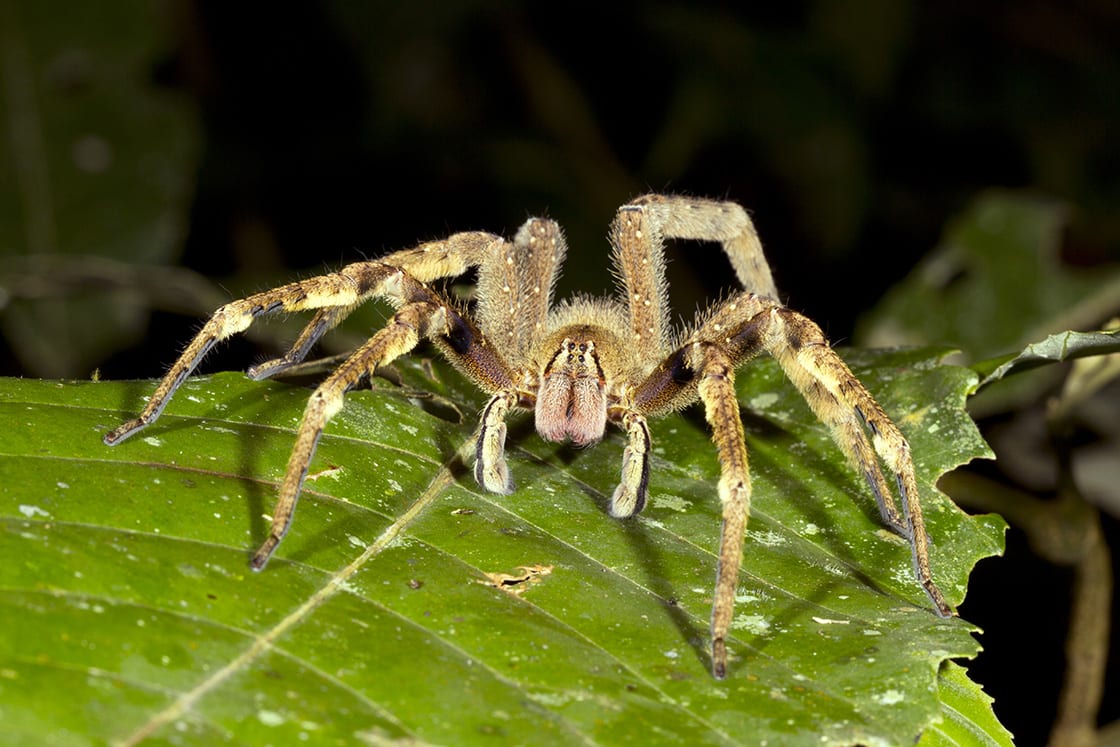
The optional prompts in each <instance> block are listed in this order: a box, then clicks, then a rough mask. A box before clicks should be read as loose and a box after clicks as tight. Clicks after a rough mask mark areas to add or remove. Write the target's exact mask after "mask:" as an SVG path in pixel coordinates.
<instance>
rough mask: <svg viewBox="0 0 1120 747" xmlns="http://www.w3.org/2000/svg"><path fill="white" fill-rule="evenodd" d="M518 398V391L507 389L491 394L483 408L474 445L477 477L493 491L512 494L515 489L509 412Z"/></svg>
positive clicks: (479, 482)
mask: <svg viewBox="0 0 1120 747" xmlns="http://www.w3.org/2000/svg"><path fill="white" fill-rule="evenodd" d="M517 400H518V395H517V392H516V391H513V390H510V389H507V390H504V391H501V392H498V393H497V394H495V395H494V396H493V397H491V398H490V401H489V402H487V403H486V407H485V408H483V410H482V419H481V422H480V423H479V427H478V441H477V445H476V446H475V462H474V479H475V480H476V481H478V484H479V485H481V486H482V487H483V488H484V489H486V490H489V491H490V492H491V493H500V494H502V495H509V494H510V493H512V492H513V480H512V479H511V478H510V474H509V467H508V466H507V465H506V455H505V450H506V416H507V415H508V414H509V410H510V408H511V407H513V406H514V405H515V404H517Z"/></svg>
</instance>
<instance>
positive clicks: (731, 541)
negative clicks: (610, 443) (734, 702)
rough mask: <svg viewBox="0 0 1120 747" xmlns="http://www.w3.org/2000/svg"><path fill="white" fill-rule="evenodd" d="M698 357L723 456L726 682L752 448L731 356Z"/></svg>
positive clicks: (717, 615)
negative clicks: (742, 416) (748, 455)
mask: <svg viewBox="0 0 1120 747" xmlns="http://www.w3.org/2000/svg"><path fill="white" fill-rule="evenodd" d="M693 357H695V358H698V359H699V365H697V366H696V369H697V370H698V371H699V374H700V382H699V384H698V387H697V389H698V392H699V394H700V401H701V402H703V403H704V417H705V419H706V420H707V421H708V426H709V427H710V428H711V430H712V441H714V442H715V445H716V450H717V451H718V453H719V462H720V478H719V500H720V505H721V506H722V507H723V525H722V527H721V528H720V539H719V564H718V566H717V569H716V589H715V598H714V600H713V602H712V623H711V635H712V674H713V675H714V676H715V677H716V679H723V678H724V677H726V676H727V634H728V631H729V630H730V629H731V618H732V615H733V614H734V611H735V587H736V585H737V583H738V580H739V566H740V565H742V562H743V537H744V535H745V534H746V531H747V520H748V519H749V518H750V513H751V478H750V472H749V471H748V467H747V442H746V438H745V436H744V433H743V422H742V420H741V419H740V417H739V399H738V397H737V396H736V394H735V366H734V363H733V361H732V360H731V359H730V358H729V357H728V356H727V354H726V353H725V352H724V351H722V350H720V349H719V348H718V347H716V346H714V345H699V344H697V345H695V346H694V348H693Z"/></svg>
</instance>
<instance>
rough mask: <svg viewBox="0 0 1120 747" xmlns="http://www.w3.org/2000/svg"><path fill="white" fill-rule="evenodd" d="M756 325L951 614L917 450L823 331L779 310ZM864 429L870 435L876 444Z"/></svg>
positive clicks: (924, 582) (938, 607)
mask: <svg viewBox="0 0 1120 747" xmlns="http://www.w3.org/2000/svg"><path fill="white" fill-rule="evenodd" d="M752 327H753V330H754V333H755V334H758V335H759V337H760V339H761V340H762V344H763V346H764V347H765V348H766V350H768V351H769V352H770V354H771V355H772V356H773V357H774V359H775V360H777V361H778V364H779V365H780V366H781V367H782V370H783V371H784V372H785V374H786V376H787V377H788V378H789V379H790V381H792V382H793V384H794V386H795V387H797V389H798V391H800V392H801V394H802V396H804V398H805V401H806V402H807V403H808V404H809V407H810V409H812V410H813V412H814V413H815V414H816V416H817V417H818V418H819V419H820V420H821V422H823V423H824V424H825V425H827V426H828V427H829V429H830V430H831V431H832V436H833V440H834V441H835V442H836V443H837V445H838V446H839V447H840V449H841V450H842V451H843V452H844V453H845V454H846V455H847V456H848V458H849V459H851V460H852V462H853V463H854V464H855V466H856V467H857V469H859V470H860V472H862V473H863V475H864V477H865V479H866V480H867V483H868V485H869V486H870V487H871V491H872V493H874V495H875V499H876V501H877V502H878V504H879V511H880V514H881V515H882V517H883V521H884V523H886V524H887V525H888V526H890V527H891V528H892V529H894V530H895V531H897V532H898V533H899V534H901V535H902V536H903V537H905V538H906V539H907V540H908V541H909V543H910V548H911V554H912V557H913V564H914V572H915V575H916V576H917V579H918V582H919V583H920V584H921V586H922V588H923V589H924V590H925V592H926V594H927V595H928V596H929V598H930V601H931V602H933V606H934V609H935V611H936V612H937V614H939V615H941V616H943V617H950V616H952V614H953V610H952V608H951V607H950V606H949V604H948V602H946V601H945V597H944V595H943V594H942V593H941V590H940V589H939V588H938V587H937V584H936V583H935V582H934V580H933V573H932V571H931V569H930V561H929V536H928V534H927V533H926V528H925V521H924V519H923V516H922V507H921V503H920V500H919V492H918V483H917V477H916V476H915V473H914V463H913V461H912V460H911V458H910V445H909V443H907V441H906V438H905V437H904V436H903V435H902V432H901V431H899V430H898V427H897V426H896V425H895V424H894V423H893V422H891V419H890V418H889V417H887V414H886V413H885V412H883V408H882V407H880V406H879V404H878V403H877V402H876V401H875V399H874V398H873V397H872V396H871V394H870V393H869V392H868V391H867V389H865V388H864V386H863V384H861V383H860V381H859V379H857V378H856V377H855V375H853V374H852V372H851V371H850V370H849V369H848V367H847V366H846V365H845V364H844V361H843V360H841V359H840V356H838V355H837V354H836V353H835V351H833V350H832V348H831V347H829V345H828V342H827V340H825V337H824V334H823V333H822V332H821V330H820V327H818V326H817V325H816V324H814V323H813V322H812V321H810V320H809V319H807V318H805V317H803V316H801V315H800V314H797V313H795V312H793V311H791V310H789V309H787V308H785V307H783V306H777V305H775V306H773V307H772V308H770V309H769V310H767V311H764V312H762V313H761V314H759V315H758V319H757V320H752ZM865 426H866V429H867V431H870V432H871V439H870V442H869V441H868V438H867V432H866V431H865V430H864V427H865ZM876 455H878V459H881V460H882V462H883V464H885V465H886V466H887V467H888V468H889V469H890V470H891V471H892V472H893V473H894V476H895V482H896V484H897V485H898V490H899V495H900V497H901V499H902V513H901V515H900V513H899V510H898V506H897V505H896V504H895V502H894V498H893V493H892V491H891V490H890V488H889V487H888V485H887V482H886V480H885V479H884V477H883V473H882V471H881V470H880V468H879V463H878V459H876Z"/></svg>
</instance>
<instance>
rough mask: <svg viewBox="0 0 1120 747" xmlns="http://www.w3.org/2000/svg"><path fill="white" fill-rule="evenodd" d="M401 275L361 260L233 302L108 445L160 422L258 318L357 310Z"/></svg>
mask: <svg viewBox="0 0 1120 747" xmlns="http://www.w3.org/2000/svg"><path fill="white" fill-rule="evenodd" d="M395 272H399V270H397V269H396V268H394V267H390V266H388V265H383V264H379V263H376V262H360V263H357V264H353V265H349V266H347V267H344V268H343V269H342V270H340V271H339V272H336V273H333V274H330V275H323V276H320V277H315V278H309V279H307V280H301V281H299V282H295V283H289V284H288V285H283V286H281V287H279V288H275V289H273V290H270V291H264V292H262V293H256V294H254V295H252V296H249V297H248V298H243V299H240V300H237V301H231V302H229V303H227V304H226V305H225V306H222V307H221V308H219V309H218V310H217V311H215V312H214V315H213V316H211V317H210V319H209V321H207V322H206V324H205V325H203V327H202V329H201V330H200V331H199V333H198V334H197V335H196V336H195V338H194V339H193V340H191V342H190V344H189V345H187V347H186V349H185V350H184V351H183V353H182V354H181V355H180V356H179V359H178V360H177V361H175V363H174V364H173V365H172V366H171V368H170V369H168V371H167V374H166V375H165V376H164V377H163V380H162V381H160V383H159V385H158V386H157V387H156V390H155V392H153V393H152V396H151V397H150V398H149V399H148V403H147V405H146V406H145V407H144V409H143V411H142V412H141V413H140V415H139V416H138V417H136V418H134V419H133V420H130V421H128V422H126V423H123V424H121V425H120V426H118V427H117V428H115V429H113V430H112V431H110V432H109V433H107V434H105V438H104V441H105V443H106V444H108V445H110V446H113V445H116V444H118V443H120V442H121V441H123V440H124V439H126V438H128V437H129V436H131V435H132V434H134V433H136V431H138V430H140V429H141V428H143V427H145V426H147V425H148V424H150V423H152V422H153V421H155V420H156V419H157V418H158V417H159V415H160V413H161V412H162V411H163V408H164V407H165V406H166V405H167V403H168V401H169V400H170V399H171V397H172V395H174V394H175V391H176V390H177V389H178V388H179V385H180V384H182V383H183V381H184V380H185V379H186V378H187V376H189V375H190V373H191V372H192V371H193V370H194V369H195V368H196V367H197V366H198V364H199V363H200V362H201V361H202V359H203V357H205V355H206V354H207V353H208V352H209V351H210V349H211V348H212V347H214V345H216V344H217V343H219V342H221V341H222V340H225V339H228V338H229V337H232V336H233V335H235V334H237V333H239V332H243V331H245V330H246V329H247V328H248V327H249V325H250V324H252V323H253V321H254V320H255V319H256V318H257V317H259V316H262V315H265V314H273V313H278V312H283V311H300V310H302V309H311V308H322V307H343V308H352V307H353V306H355V305H356V304H358V303H359V302H360V301H361V300H363V299H364V298H365V297H366V296H368V295H370V294H374V293H376V292H377V289H379V288H380V286H381V285H382V284H383V283H384V282H385V281H386V280H387V279H388V278H389V277H391V275H392V274H393V273H395Z"/></svg>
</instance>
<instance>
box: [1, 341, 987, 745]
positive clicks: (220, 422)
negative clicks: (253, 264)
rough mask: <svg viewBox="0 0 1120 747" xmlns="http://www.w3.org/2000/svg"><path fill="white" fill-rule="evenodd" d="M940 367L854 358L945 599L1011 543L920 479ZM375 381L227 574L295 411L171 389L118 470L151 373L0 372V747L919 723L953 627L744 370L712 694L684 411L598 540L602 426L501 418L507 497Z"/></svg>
mask: <svg viewBox="0 0 1120 747" xmlns="http://www.w3.org/2000/svg"><path fill="white" fill-rule="evenodd" d="M937 360H938V356H937V354H935V353H931V352H929V351H925V352H889V353H875V354H872V353H861V354H858V355H855V356H853V357H851V358H850V362H851V363H852V365H853V367H854V368H855V370H856V371H857V373H858V374H859V375H860V376H861V378H863V379H864V381H865V382H866V383H867V384H868V386H869V388H870V389H871V390H872V391H873V392H874V393H875V394H876V396H877V397H879V398H880V401H881V402H882V403H883V405H884V406H885V407H886V409H887V410H888V412H890V413H891V414H892V415H893V416H895V417H896V419H897V421H898V423H899V425H900V426H901V427H902V428H903V430H904V431H905V432H906V433H907V435H908V437H909V438H910V439H911V442H912V444H913V449H914V454H915V456H916V462H917V468H918V471H919V481H920V482H921V483H922V485H923V486H924V488H923V489H924V493H923V496H922V498H923V504H924V506H925V511H926V516H927V523H928V525H929V529H930V533H931V537H932V545H933V547H932V555H933V567H934V573H935V575H936V577H937V579H938V581H939V583H940V585H941V587H942V589H943V590H944V591H945V592H946V595H947V596H948V598H949V599H950V601H952V602H954V603H956V602H959V601H960V600H961V598H962V597H963V596H964V593H965V587H966V582H967V575H968V573H969V571H970V569H971V568H972V567H973V565H974V564H975V563H976V562H977V560H978V559H980V558H982V557H985V556H989V555H992V554H995V553H998V552H999V551H1000V549H1001V546H1002V531H1003V526H1004V525H1003V522H1002V520H1000V519H998V518H996V517H991V516H981V517H968V516H966V515H964V514H963V513H962V512H961V511H959V510H958V509H957V508H956V507H955V506H954V505H953V504H951V503H950V502H949V501H948V500H947V499H946V498H945V497H944V496H943V495H941V494H940V493H938V492H937V491H935V490H934V489H933V488H932V487H931V486H932V484H933V482H934V481H935V480H936V478H937V477H938V476H939V475H940V474H942V473H943V472H944V471H945V470H947V469H949V468H952V467H954V466H956V465H958V464H961V463H963V462H965V461H968V460H970V459H972V458H975V457H979V456H986V455H987V454H988V452H987V449H986V447H985V446H984V444H983V442H982V441H981V440H980V437H979V435H978V434H977V432H976V430H975V428H974V426H973V425H972V423H971V421H970V420H969V419H968V418H967V416H966V415H965V414H964V412H963V400H964V397H965V393H966V392H967V391H968V389H969V388H970V387H971V386H972V385H973V384H974V382H975V375H974V374H973V373H971V372H969V371H967V370H965V369H961V368H956V367H947V366H942V365H940V364H939V363H938V362H937ZM399 368H400V370H401V372H402V374H403V377H404V380H405V382H406V385H405V387H400V388H398V387H397V386H395V385H390V384H387V383H384V382H381V381H380V380H379V384H378V386H377V387H376V388H375V389H374V390H373V391H363V392H355V393H354V394H353V395H352V396H351V397H350V400H349V404H348V407H347V408H346V409H345V410H344V411H343V412H342V413H341V414H340V415H339V416H337V418H336V419H335V421H334V422H332V424H331V426H330V428H329V429H328V432H327V434H326V435H325V436H324V437H323V439H322V442H321V444H320V447H319V451H318V454H317V455H316V458H315V462H314V464H313V465H312V468H311V476H310V478H309V481H308V483H307V489H306V490H305V491H304V494H303V498H302V501H301V505H300V509H299V511H298V512H297V515H296V521H295V525H294V528H293V530H292V532H291V533H290V534H289V536H288V538H287V539H286V540H285V542H284V543H283V544H282V545H281V547H280V549H279V552H278V554H277V556H276V557H275V558H274V559H273V561H272V563H271V564H270V565H269V566H268V568H266V569H265V571H264V572H262V573H260V574H253V573H251V572H250V571H249V569H248V565H247V562H248V557H249V553H250V552H251V550H252V549H254V548H255V546H256V545H257V544H258V543H259V542H260V541H261V540H262V539H263V537H264V533H265V531H266V523H267V519H266V518H265V515H266V514H268V513H269V511H270V510H271V506H272V500H273V496H274V491H275V489H276V483H277V480H278V479H279V477H280V475H281V473H282V471H283V469H284V465H285V463H286V461H287V456H288V450H289V449H290V447H291V444H292V440H293V428H294V426H295V425H296V422H297V420H298V418H299V416H300V414H301V412H302V407H303V403H304V401H305V399H306V396H307V391H306V390H305V389H303V388H301V387H297V386H293V385H290V384H285V383H280V382H269V383H256V382H250V381H248V380H247V379H246V378H245V377H243V376H242V375H240V374H221V375H218V376H214V377H204V378H197V379H192V380H189V381H188V382H187V383H186V384H184V386H183V388H182V389H181V391H180V392H179V394H178V396H177V397H176V399H175V400H174V401H173V403H172V404H171V405H170V407H169V408H168V410H167V412H166V414H165V415H164V417H163V418H162V419H161V420H160V421H159V422H158V423H157V424H155V425H153V426H151V427H149V428H148V429H147V430H146V431H144V432H143V433H141V434H139V435H138V436H136V437H134V438H133V439H131V440H130V441H128V442H126V443H125V444H122V445H121V446H119V447H116V448H112V449H111V448H108V447H105V446H104V445H102V443H101V440H100V437H101V434H102V433H103V432H104V431H105V430H107V429H108V428H110V427H112V426H113V425H115V424H116V423H118V422H119V421H120V420H121V419H122V418H124V417H126V416H128V415H130V414H131V413H134V412H135V411H136V410H137V409H138V408H139V406H140V404H141V401H142V398H143V397H144V396H145V395H147V394H148V393H149V392H150V391H151V388H152V383H151V382H128V383H117V382H76V383H63V382H43V381H30V380H6V381H3V382H2V383H0V424H2V425H3V428H4V432H5V438H4V440H3V445H2V447H0V452H2V456H0V486H2V488H0V516H2V517H3V518H2V522H3V533H2V534H0V590H2V595H0V604H2V605H3V607H4V609H3V611H2V612H0V620H3V631H4V635H3V637H2V638H0V646H2V648H0V732H2V733H4V734H5V735H12V736H11V737H10V738H12V739H16V740H21V739H22V740H25V741H27V742H38V743H53V744H86V743H100V742H104V741H117V742H119V743H126V744H127V743H135V742H139V741H143V739H144V738H148V739H150V740H151V742H152V743H163V742H178V743H185V744H216V743H243V744H264V743H278V744H279V743H283V744H288V743H296V742H297V741H298V740H305V741H307V742H309V743H314V744H332V743H346V744H352V743H361V742H364V743H376V744H381V743H387V742H391V741H394V740H401V741H404V740H415V741H416V742H428V743H440V744H473V743H494V742H495V741H497V742H499V743H530V742H531V743H538V744H542V743H547V744H552V743H556V744H565V743H582V744H587V743H595V744H613V743H619V742H625V741H639V740H640V741H642V742H646V743H683V744H709V743H714V744H730V743H750V744H758V743H764V742H767V741H768V742H769V743H770V744H813V745H819V744H847V743H856V742H859V743H909V742H912V741H913V739H914V738H915V737H916V736H917V735H918V734H919V733H920V732H922V731H923V730H925V729H928V728H929V727H930V726H931V725H932V724H935V723H937V722H939V721H940V720H941V719H943V713H944V711H943V709H944V704H943V701H942V698H941V695H940V691H939V689H938V688H939V682H940V680H939V677H938V672H939V669H940V667H941V665H942V663H943V662H944V661H945V660H946V659H948V658H951V657H971V656H973V655H974V654H975V653H976V652H977V650H978V645H977V643H976V641H975V639H974V638H973V635H972V633H973V632H974V631H975V629H974V628H973V627H972V626H971V625H969V624H968V623H967V622H965V621H963V620H960V619H950V620H942V619H939V618H938V617H936V616H935V615H934V614H933V613H932V612H931V611H930V609H929V607H928V603H927V600H926V598H925V596H924V594H923V593H922V591H921V589H920V588H919V587H918V586H917V584H916V583H915V582H914V580H913V577H912V573H911V568H910V558H909V549H908V547H907V545H906V543H905V542H904V541H902V540H900V539H899V538H897V537H895V536H894V535H892V534H890V533H889V532H887V531H886V530H884V529H882V528H881V527H880V526H879V523H878V519H877V511H876V509H875V507H874V503H873V501H872V500H871V498H870V496H869V495H868V494H867V492H866V488H865V486H864V485H863V484H862V480H861V478H859V477H858V476H857V475H856V474H854V473H853V472H852V471H851V470H850V469H849V468H848V467H847V466H846V465H845V464H844V462H843V459H842V458H841V456H840V453H839V451H838V450H837V449H836V447H835V446H834V445H832V444H831V442H830V441H829V439H828V436H827V433H826V431H825V430H824V429H823V428H822V427H821V426H820V425H819V424H817V423H816V422H814V421H813V419H812V417H811V415H810V414H809V411H808V409H807V408H806V407H805V405H804V403H803V402H802V401H801V400H800V398H799V397H798V396H797V395H796V393H795V392H794V390H793V389H792V388H791V387H790V386H789V385H788V383H787V382H785V381H784V380H783V379H782V378H781V376H780V372H779V370H778V369H777V368H776V367H775V366H774V365H772V364H771V363H770V362H768V361H765V362H760V363H758V364H755V365H752V366H750V367H748V368H746V369H744V370H743V372H742V375H741V376H740V388H741V389H740V391H741V394H742V401H743V403H744V410H743V412H744V420H745V425H746V428H747V433H748V440H749V446H750V449H751V452H752V471H753V475H754V484H755V501H754V512H753V516H752V519H751V526H750V530H749V533H748V537H747V540H746V548H745V560H744V566H743V575H742V580H741V582H740V589H739V599H738V605H737V612H736V619H735V626H734V633H735V637H734V639H733V640H732V641H731V643H730V649H731V652H732V655H733V658H732V662H731V671H730V673H729V677H728V679H727V680H725V681H722V682H718V681H715V680H713V679H712V678H711V676H710V674H709V673H708V666H709V662H708V654H707V636H708V633H707V620H708V615H709V607H710V604H711V592H712V582H713V577H714V570H715V562H716V559H715V555H714V549H715V547H716V545H717V536H718V529H719V518H718V517H719V508H718V505H717V503H718V502H717V500H716V497H715V480H716V477H717V475H718V470H719V465H718V462H717V460H716V458H715V454H714V450H713V449H712V448H711V447H710V445H709V443H708V436H707V434H706V432H705V430H704V427H703V420H702V417H701V415H700V414H699V413H691V412H690V413H686V414H684V415H682V416H674V417H669V418H664V419H662V420H659V421H656V422H655V423H654V424H653V427H652V430H653V437H654V439H655V452H654V462H653V467H654V469H653V476H652V486H651V494H652V500H651V504H650V505H649V506H647V508H646V511H645V512H644V514H643V515H642V517H641V518H640V519H638V520H636V521H618V520H615V519H612V518H610V517H609V516H608V515H607V514H606V511H605V510H604V509H605V505H606V502H607V500H608V497H609V495H610V492H611V490H612V489H613V487H614V484H615V481H616V479H617V475H618V469H619V464H620V459H621V451H622V446H623V442H622V439H621V437H620V434H612V435H611V436H609V437H608V438H607V439H606V441H605V442H604V443H603V444H601V445H599V446H597V447H596V448H593V449H587V450H578V451H577V450H571V449H568V448H566V447H562V446H557V445H554V444H548V443H546V442H543V441H541V440H540V439H539V438H538V437H537V436H536V435H535V434H533V433H532V428H531V425H530V424H529V423H528V422H527V421H526V420H521V421H518V422H517V423H516V424H515V425H514V426H513V427H512V428H511V434H510V459H511V468H512V470H513V474H514V476H515V479H516V480H517V482H518V485H519V486H520V487H519V489H518V490H516V491H515V492H514V493H513V494H512V495H510V496H493V495H488V494H483V493H481V492H480V491H479V490H478V489H477V487H476V486H475V485H474V482H473V479H472V478H471V476H470V474H469V471H467V470H465V468H464V467H463V466H462V464H461V462H460V461H459V458H458V456H457V454H458V453H459V452H460V451H461V450H462V447H463V444H465V443H469V438H470V434H471V432H472V431H473V429H474V425H475V423H474V421H475V417H476V415H475V414H476V412H477V411H478V409H479V407H480V406H481V399H480V398H479V395H478V394H477V393H476V392H474V391H473V390H472V389H471V388H470V387H469V386H468V385H467V384H466V383H465V382H463V381H462V380H461V379H460V378H458V377H457V376H456V375H455V374H454V372H452V371H450V370H449V369H447V368H446V367H445V366H443V365H438V364H437V365H434V366H431V365H428V362H426V361H421V360H419V359H412V360H409V361H407V362H404V363H402V364H401V365H400V367H399ZM413 387H415V388H416V389H414V388H413ZM420 388H422V389H424V390H427V391H431V392H433V393H434V396H431V397H423V398H422V397H421V396H420V394H419V393H418V391H417V389H420ZM410 400H411V401H410ZM417 403H419V404H420V405H421V406H416V404H417ZM525 568H529V569H533V571H532V572H528V571H526V570H524V569H525ZM487 574H507V576H506V577H505V578H506V579H507V583H506V584H505V585H504V586H503V588H500V589H499V588H496V587H495V586H493V585H490V584H489V583H488V582H487V579H488V576H487ZM490 578H493V576H491V577H490ZM499 578H501V577H499Z"/></svg>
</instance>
